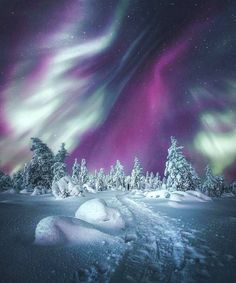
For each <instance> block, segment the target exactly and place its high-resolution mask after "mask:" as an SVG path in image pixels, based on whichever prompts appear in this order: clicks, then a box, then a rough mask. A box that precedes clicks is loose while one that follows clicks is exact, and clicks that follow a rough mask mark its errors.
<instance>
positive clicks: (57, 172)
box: [52, 162, 67, 183]
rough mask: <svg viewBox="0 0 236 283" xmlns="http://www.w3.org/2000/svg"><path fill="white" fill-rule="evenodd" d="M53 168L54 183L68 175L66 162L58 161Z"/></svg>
mask: <svg viewBox="0 0 236 283" xmlns="http://www.w3.org/2000/svg"><path fill="white" fill-rule="evenodd" d="M52 169H53V183H55V182H57V181H59V180H60V179H61V178H63V177H65V176H66V175H67V173H66V164H65V163H64V162H56V163H54V164H53V166H52Z"/></svg>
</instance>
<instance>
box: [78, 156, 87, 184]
mask: <svg viewBox="0 0 236 283" xmlns="http://www.w3.org/2000/svg"><path fill="white" fill-rule="evenodd" d="M79 179H80V183H81V185H82V186H83V185H84V184H86V183H87V182H88V181H89V172H88V169H87V164H86V160H85V159H82V160H81V165H80V174H79Z"/></svg>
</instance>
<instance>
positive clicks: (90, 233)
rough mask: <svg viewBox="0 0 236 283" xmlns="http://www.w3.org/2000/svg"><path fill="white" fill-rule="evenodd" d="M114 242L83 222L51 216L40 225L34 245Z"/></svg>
mask: <svg viewBox="0 0 236 283" xmlns="http://www.w3.org/2000/svg"><path fill="white" fill-rule="evenodd" d="M112 240H113V239H112V237H111V236H109V235H107V234H105V233H103V232H101V231H99V230H97V229H96V228H94V226H93V225H92V224H89V223H87V222H85V221H83V220H80V219H76V218H73V217H66V216H49V217H46V218H43V219H42V220H41V221H40V222H39V223H38V225H37V227H36V230H35V242H34V243H35V244H36V245H66V244H86V243H93V242H102V241H112Z"/></svg>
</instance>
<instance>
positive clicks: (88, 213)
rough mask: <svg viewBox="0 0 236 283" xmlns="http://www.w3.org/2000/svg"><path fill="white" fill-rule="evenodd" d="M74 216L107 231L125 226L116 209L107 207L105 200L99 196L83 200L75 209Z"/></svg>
mask: <svg viewBox="0 0 236 283" xmlns="http://www.w3.org/2000/svg"><path fill="white" fill-rule="evenodd" d="M75 217H76V218H78V219H81V220H84V221H87V222H89V223H91V224H95V225H97V226H100V227H102V228H105V230H106V231H109V232H112V231H113V230H114V231H117V230H121V229H123V228H125V221H124V220H123V218H122V216H121V214H120V212H119V211H118V209H115V208H111V207H108V206H107V204H106V202H105V201H104V200H103V199H99V198H95V199H91V200H88V201H86V202H84V203H83V204H82V205H81V206H80V207H79V208H78V210H77V211H76V213H75Z"/></svg>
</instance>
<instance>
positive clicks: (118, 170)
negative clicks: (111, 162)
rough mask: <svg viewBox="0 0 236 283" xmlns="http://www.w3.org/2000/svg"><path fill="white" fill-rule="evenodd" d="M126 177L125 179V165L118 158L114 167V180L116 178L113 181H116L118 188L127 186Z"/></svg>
mask: <svg viewBox="0 0 236 283" xmlns="http://www.w3.org/2000/svg"><path fill="white" fill-rule="evenodd" d="M124 179H125V172H124V167H123V165H122V164H121V163H120V161H119V160H117V161H116V164H115V167H114V174H113V180H114V182H113V183H114V185H115V187H116V189H118V188H120V187H124V186H125V184H124Z"/></svg>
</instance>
